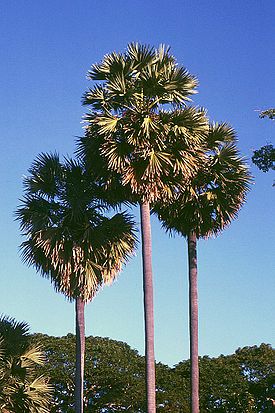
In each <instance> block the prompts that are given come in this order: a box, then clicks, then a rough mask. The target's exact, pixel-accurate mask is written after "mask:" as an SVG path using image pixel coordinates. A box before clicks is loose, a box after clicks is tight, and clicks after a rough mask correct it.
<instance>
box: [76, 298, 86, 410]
mask: <svg viewBox="0 0 275 413" xmlns="http://www.w3.org/2000/svg"><path fill="white" fill-rule="evenodd" d="M84 307H85V303H84V301H82V300H81V298H77V299H76V300H75V314H76V373H75V412H76V413H83V384H84V357H85V321H84Z"/></svg>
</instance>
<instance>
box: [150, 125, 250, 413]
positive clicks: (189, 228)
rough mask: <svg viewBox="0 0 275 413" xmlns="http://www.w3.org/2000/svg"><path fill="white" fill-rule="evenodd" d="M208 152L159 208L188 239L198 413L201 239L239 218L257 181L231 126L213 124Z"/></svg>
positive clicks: (193, 394) (194, 411)
mask: <svg viewBox="0 0 275 413" xmlns="http://www.w3.org/2000/svg"><path fill="white" fill-rule="evenodd" d="M206 155H207V156H206V161H205V164H204V165H203V168H201V169H200V170H199V171H198V173H197V174H196V176H195V177H194V178H193V179H191V180H190V181H189V183H188V184H187V185H186V183H185V184H184V185H179V186H178V188H177V191H175V192H174V197H173V198H171V199H170V201H169V203H166V205H163V204H160V203H157V204H156V205H155V207H154V211H155V212H156V213H157V215H158V217H159V219H160V220H161V221H162V225H163V227H164V228H165V229H166V230H168V231H172V232H176V233H179V234H180V235H183V236H185V237H186V238H187V244H188V261H189V332H190V360H191V411H192V413H198V412H199V364H198V287H197V275H198V271H197V239H198V238H201V237H203V238H208V237H210V236H213V235H217V234H218V233H219V232H221V231H222V230H223V229H224V228H225V227H226V226H228V225H229V224H230V222H231V221H232V220H233V219H234V218H236V217H237V213H238V211H239V209H240V207H241V206H242V205H243V203H244V202H245V197H246V193H247V192H248V190H249V183H250V182H251V175H250V173H249V171H248V169H247V166H246V164H245V162H244V159H243V158H241V157H240V155H239V153H238V150H237V148H236V136H235V132H234V130H233V129H232V128H231V127H230V126H229V125H227V124H225V123H222V124H213V125H211V126H210V128H209V134H208V147H207V152H206Z"/></svg>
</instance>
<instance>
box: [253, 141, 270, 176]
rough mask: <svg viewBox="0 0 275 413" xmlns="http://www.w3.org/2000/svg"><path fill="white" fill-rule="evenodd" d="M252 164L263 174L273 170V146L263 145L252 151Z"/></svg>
mask: <svg viewBox="0 0 275 413" xmlns="http://www.w3.org/2000/svg"><path fill="white" fill-rule="evenodd" d="M252 162H253V163H254V164H255V165H256V166H257V167H258V168H259V169H260V170H261V171H263V172H268V171H269V170H273V171H274V170H275V148H274V146H273V145H271V144H269V145H265V146H262V147H261V148H260V149H258V150H256V151H254V155H253V156H252Z"/></svg>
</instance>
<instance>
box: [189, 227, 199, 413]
mask: <svg viewBox="0 0 275 413" xmlns="http://www.w3.org/2000/svg"><path fill="white" fill-rule="evenodd" d="M187 241H188V262H189V334H190V362H191V377H190V381H191V412H192V413H199V410H200V408H199V350H198V324H199V323H198V268H197V237H196V234H195V233H194V232H190V234H189V236H188V240H187Z"/></svg>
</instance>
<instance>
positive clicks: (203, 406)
mask: <svg viewBox="0 0 275 413" xmlns="http://www.w3.org/2000/svg"><path fill="white" fill-rule="evenodd" d="M199 363H200V413H206V412H213V411H215V412H236V413H244V412H247V413H250V412H271V411H273V410H272V399H274V400H275V388H274V385H275V377H274V371H275V351H274V350H273V349H272V348H271V346H270V345H268V344H261V345H260V346H259V347H257V346H253V347H244V348H242V349H238V350H237V351H236V352H235V354H232V355H229V356H223V355H221V356H220V357H218V358H210V357H208V356H205V357H202V358H200V361H199ZM175 372H176V373H177V374H180V375H181V377H182V378H186V379H188V377H189V375H190V363H189V361H185V362H182V363H180V364H179V365H178V366H176V369H175Z"/></svg>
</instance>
